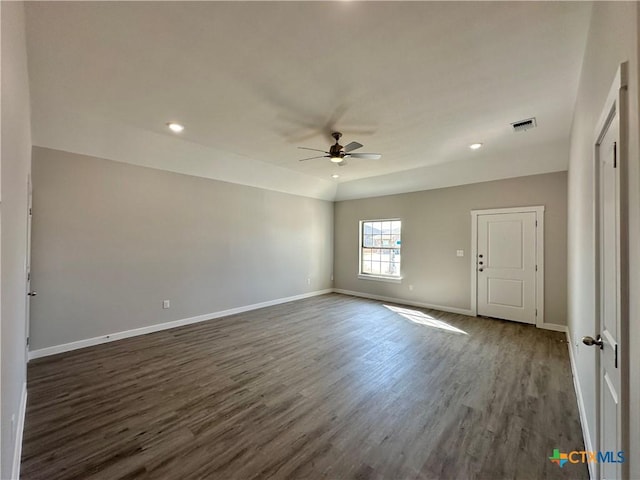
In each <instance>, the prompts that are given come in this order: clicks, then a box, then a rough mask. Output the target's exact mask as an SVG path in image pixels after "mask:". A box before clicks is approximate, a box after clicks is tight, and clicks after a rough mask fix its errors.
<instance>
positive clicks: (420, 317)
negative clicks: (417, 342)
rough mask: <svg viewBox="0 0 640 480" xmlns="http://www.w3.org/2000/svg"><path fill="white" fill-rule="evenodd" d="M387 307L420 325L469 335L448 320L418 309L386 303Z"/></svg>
mask: <svg viewBox="0 0 640 480" xmlns="http://www.w3.org/2000/svg"><path fill="white" fill-rule="evenodd" d="M385 307H386V308H388V309H389V310H391V311H392V312H394V313H397V314H398V315H401V316H402V317H404V318H406V319H407V320H409V321H411V322H413V323H417V324H418V325H424V326H425V327H432V328H438V329H440V330H446V331H448V332H453V333H462V334H464V335H468V333H467V332H465V331H464V330H460V329H459V328H458V327H454V326H453V325H450V324H448V323H447V322H443V321H442V320H438V319H437V318H433V317H432V316H430V315H427V314H426V313H424V312H420V311H418V310H411V309H409V308H401V307H394V306H391V305H385Z"/></svg>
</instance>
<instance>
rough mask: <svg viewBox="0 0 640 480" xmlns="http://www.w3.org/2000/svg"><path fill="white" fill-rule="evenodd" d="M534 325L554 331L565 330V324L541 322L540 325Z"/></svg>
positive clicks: (564, 331) (563, 331)
mask: <svg viewBox="0 0 640 480" xmlns="http://www.w3.org/2000/svg"><path fill="white" fill-rule="evenodd" d="M536 327H538V328H541V329H543V330H553V331H554V332H562V333H566V332H567V328H568V327H567V326H566V325H558V324H557V323H542V324H540V325H536Z"/></svg>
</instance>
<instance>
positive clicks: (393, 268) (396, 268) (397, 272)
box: [389, 262, 400, 275]
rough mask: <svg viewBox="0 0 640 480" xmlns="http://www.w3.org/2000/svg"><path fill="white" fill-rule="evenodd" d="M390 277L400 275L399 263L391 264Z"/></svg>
mask: <svg viewBox="0 0 640 480" xmlns="http://www.w3.org/2000/svg"><path fill="white" fill-rule="evenodd" d="M389 275H400V264H399V263H395V262H394V263H391V264H389Z"/></svg>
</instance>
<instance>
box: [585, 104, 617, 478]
mask: <svg viewBox="0 0 640 480" xmlns="http://www.w3.org/2000/svg"><path fill="white" fill-rule="evenodd" d="M617 139H618V115H617V113H616V115H615V116H614V117H613V118H612V119H611V121H610V122H609V123H608V125H607V126H606V133H605V134H604V135H603V136H602V139H601V141H600V142H599V143H598V145H597V146H596V148H597V159H598V177H599V192H598V193H599V201H598V239H599V242H598V243H599V249H598V258H599V261H598V270H599V273H600V276H599V288H598V291H599V295H598V300H599V307H600V308H599V329H598V331H599V332H600V334H599V336H597V337H596V339H595V340H596V341H595V342H594V343H592V345H593V346H594V347H596V348H598V347H599V354H598V357H599V364H600V368H599V372H598V384H599V391H600V395H599V404H600V408H599V409H598V410H599V416H600V418H599V422H598V424H599V435H598V437H599V438H598V441H599V446H598V449H599V450H600V451H602V452H613V454H612V455H611V459H612V460H613V461H607V462H602V463H600V464H599V466H600V476H599V478H606V479H609V480H611V479H617V478H622V464H621V463H619V460H621V459H619V458H618V456H617V455H618V452H619V451H621V450H622V416H621V415H622V408H621V400H622V395H623V392H622V382H621V374H620V359H619V358H618V357H619V355H620V353H621V352H620V348H619V343H620V337H621V268H620V267H621V263H620V260H621V259H620V253H621V250H620V245H621V244H620V174H619V172H620V169H619V168H618V167H619V165H617V163H618V162H617V152H616V150H617ZM583 341H584V340H583ZM585 343H587V344H589V341H586V342H585ZM623 455H624V454H623ZM627 461H628V459H627Z"/></svg>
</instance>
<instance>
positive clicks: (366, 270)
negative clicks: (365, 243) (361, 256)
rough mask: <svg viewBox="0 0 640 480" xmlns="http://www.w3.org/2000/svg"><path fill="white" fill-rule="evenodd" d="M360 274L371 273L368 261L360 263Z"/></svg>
mask: <svg viewBox="0 0 640 480" xmlns="http://www.w3.org/2000/svg"><path fill="white" fill-rule="evenodd" d="M362 273H372V272H371V261H370V260H369V261H364V262H362Z"/></svg>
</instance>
